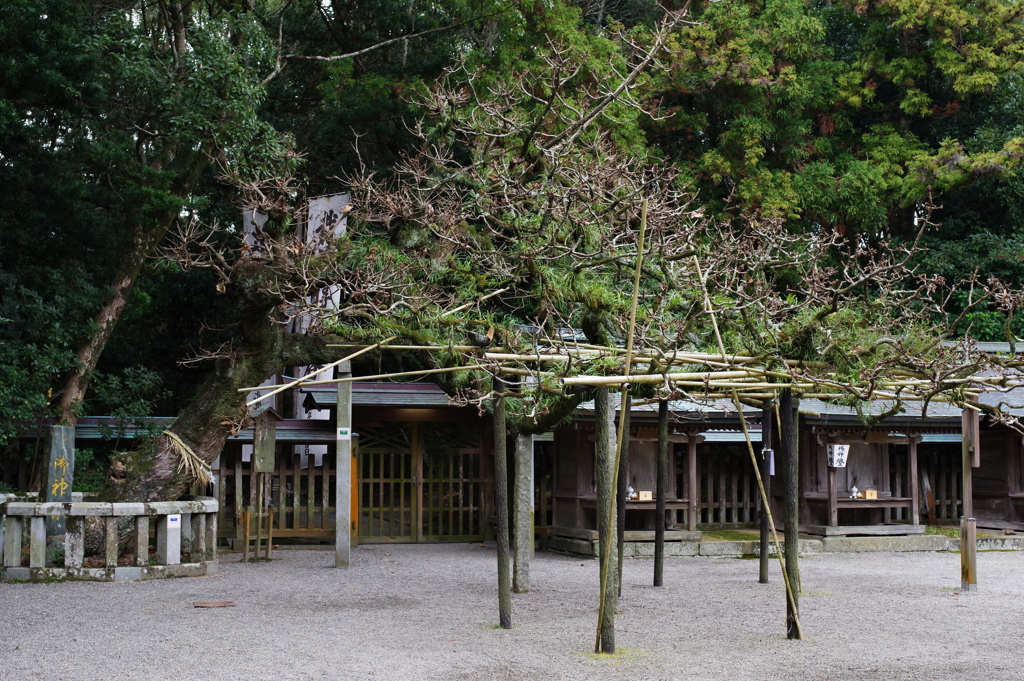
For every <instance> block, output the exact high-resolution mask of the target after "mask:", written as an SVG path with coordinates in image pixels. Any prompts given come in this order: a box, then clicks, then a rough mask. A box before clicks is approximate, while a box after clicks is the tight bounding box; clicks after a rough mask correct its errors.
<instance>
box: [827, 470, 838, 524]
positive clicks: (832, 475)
mask: <svg viewBox="0 0 1024 681" xmlns="http://www.w3.org/2000/svg"><path fill="white" fill-rule="evenodd" d="M828 524H829V526H830V527H838V526H839V491H838V490H837V489H836V469H835V466H829V467H828Z"/></svg>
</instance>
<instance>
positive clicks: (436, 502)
mask: <svg viewBox="0 0 1024 681" xmlns="http://www.w3.org/2000/svg"><path fill="white" fill-rule="evenodd" d="M421 433H422V440H423V450H422V451H423V465H422V471H423V473H422V476H421V478H422V479H421V485H422V486H423V494H422V499H423V512H422V514H421V532H422V535H421V536H422V537H423V539H424V541H474V540H478V539H480V538H482V535H483V533H482V530H481V527H480V503H481V498H482V491H483V490H482V489H481V487H482V477H483V476H482V475H481V471H480V458H481V454H482V452H481V450H480V437H479V433H478V432H477V431H476V430H475V429H468V428H467V427H466V426H465V425H462V424H424V426H423V427H422V428H421Z"/></svg>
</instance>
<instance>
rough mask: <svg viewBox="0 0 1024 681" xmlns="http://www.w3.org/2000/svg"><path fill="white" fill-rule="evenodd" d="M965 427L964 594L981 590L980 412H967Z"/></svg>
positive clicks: (961, 565) (963, 425) (961, 520)
mask: <svg viewBox="0 0 1024 681" xmlns="http://www.w3.org/2000/svg"><path fill="white" fill-rule="evenodd" d="M961 423H962V429H961V436H960V439H961V442H962V447H961V451H962V453H963V461H962V466H963V497H962V498H963V509H964V514H963V516H961V518H960V585H961V588H962V589H963V590H964V591H974V590H976V589H977V588H978V563H977V560H978V532H977V523H976V521H975V519H974V469H975V468H977V467H978V466H979V465H980V464H981V446H980V441H979V437H978V436H979V433H978V430H979V425H980V419H979V416H978V412H976V411H972V410H970V409H964V411H963V416H962V418H961Z"/></svg>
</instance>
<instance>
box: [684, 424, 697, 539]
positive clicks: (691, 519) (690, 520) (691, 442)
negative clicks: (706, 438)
mask: <svg viewBox="0 0 1024 681" xmlns="http://www.w3.org/2000/svg"><path fill="white" fill-rule="evenodd" d="M686 468H687V476H686V486H687V488H688V489H687V490H686V507H687V508H686V529H688V530H689V531H690V532H696V531H697V502H698V501H699V500H700V491H699V490H700V486H699V483H700V480H699V479H698V478H697V436H696V435H694V434H693V433H690V434H689V435H687V436H686Z"/></svg>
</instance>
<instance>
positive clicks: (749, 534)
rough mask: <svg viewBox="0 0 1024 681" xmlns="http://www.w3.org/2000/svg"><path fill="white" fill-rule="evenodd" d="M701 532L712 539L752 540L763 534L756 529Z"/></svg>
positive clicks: (705, 537)
mask: <svg viewBox="0 0 1024 681" xmlns="http://www.w3.org/2000/svg"><path fill="white" fill-rule="evenodd" d="M701 534H702V535H703V537H704V539H710V540H711V541H751V540H754V539H758V538H759V537H760V536H761V535H760V533H759V532H757V531H756V530H708V531H704V532H702V533H701Z"/></svg>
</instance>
